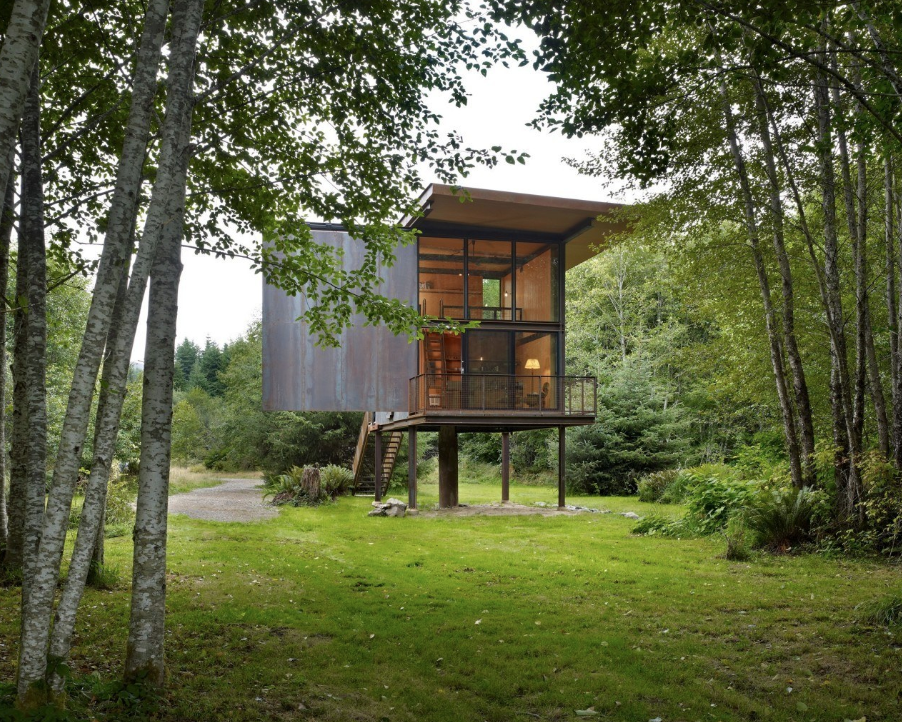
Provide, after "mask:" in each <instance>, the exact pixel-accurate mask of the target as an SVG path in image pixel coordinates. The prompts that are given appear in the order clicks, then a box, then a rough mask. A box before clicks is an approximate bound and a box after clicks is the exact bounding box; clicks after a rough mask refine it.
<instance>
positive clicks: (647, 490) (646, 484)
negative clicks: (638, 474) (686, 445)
mask: <svg viewBox="0 0 902 722" xmlns="http://www.w3.org/2000/svg"><path fill="white" fill-rule="evenodd" d="M678 476H679V472H678V471H677V470H676V469H668V470H666V471H655V472H653V473H651V474H646V475H645V476H643V477H642V478H641V479H639V483H638V484H637V487H638V490H639V501H645V502H648V503H651V504H654V503H656V502H660V501H661V499H662V497H663V496H664V492H665V491H666V490H667V487H669V486H670V485H671V484H673V483H674V482H675V481H676V480H677V477H678Z"/></svg>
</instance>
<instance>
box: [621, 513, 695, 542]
mask: <svg viewBox="0 0 902 722" xmlns="http://www.w3.org/2000/svg"><path fill="white" fill-rule="evenodd" d="M633 534H637V535H639V536H666V537H686V536H692V535H693V530H692V529H691V528H690V527H689V526H688V525H687V523H686V519H685V518H679V519H674V518H672V517H669V516H661V515H660V514H649V515H648V516H646V517H645V518H643V519H640V520H639V522H638V523H637V524H636V526H634V527H633Z"/></svg>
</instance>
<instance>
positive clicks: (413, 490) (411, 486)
mask: <svg viewBox="0 0 902 722" xmlns="http://www.w3.org/2000/svg"><path fill="white" fill-rule="evenodd" d="M407 508H408V509H416V508H417V432H416V429H414V427H413V426H411V427H408V429H407Z"/></svg>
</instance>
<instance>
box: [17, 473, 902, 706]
mask: <svg viewBox="0 0 902 722" xmlns="http://www.w3.org/2000/svg"><path fill="white" fill-rule="evenodd" d="M396 495H397V494H396ZM436 496H437V494H436V488H435V486H434V485H429V484H424V485H423V488H422V490H421V495H420V498H421V506H422V507H425V506H427V505H428V504H429V503H431V502H434V501H435V499H436ZM460 496H461V501H462V502H478V501H487V500H492V499H495V498H497V496H498V488H497V487H494V488H493V487H491V486H488V485H470V484H462V485H461V494H460ZM511 496H512V498H513V500H515V501H521V502H524V503H531V502H533V501H548V502H553V501H554V499H555V491H554V489H550V488H543V487H526V486H516V485H515V486H513V488H512V494H511ZM570 500H571V501H573V502H575V503H582V504H585V505H588V506H596V507H597V506H604V507H607V508H610V509H612V510H615V511H621V510H634V511H636V512H638V513H640V514H642V513H647V512H648V511H649V510H650V509H652V508H653V507H652V505H650V504H641V503H639V502H637V501H636V500H635V498H628V499H627V498H604V499H598V498H571V499H570ZM368 508H369V501H368V500H365V499H350V498H342V499H340V500H339V502H338V503H337V504H334V505H326V506H323V507H320V508H317V509H307V508H289V507H282V509H281V513H280V515H279V517H278V518H276V519H273V520H269V521H265V522H260V523H255V524H221V523H213V522H202V521H196V520H191V519H188V518H185V517H173V518H171V527H170V528H171V533H170V542H169V570H170V572H169V581H168V590H169V597H168V603H167V607H168V637H167V640H168V651H167V654H168V664H169V674H170V681H169V692H168V695H167V698H166V700H165V702H164V704H163V705H162V707H161V709H160V711H159V713H158V715H157V717H156V719H161V720H166V721H167V722H169V721H173V722H174V721H175V720H219V719H222V720H225V719H228V720H236V721H243V720H247V721H250V720H299V719H300V720H303V719H316V720H341V721H344V720H373V721H377V720H391V721H392V722H394V721H396V720H411V721H413V720H416V721H417V722H420V721H428V722H440V721H443V720H447V721H448V722H452V721H453V722H457V721H460V720H463V721H469V720H476V721H478V720H492V721H499V722H500V721H502V720H504V721H507V720H530V719H543V720H570V719H578V717H577V716H576V714H575V710H577V709H579V710H584V709H586V708H589V707H593V708H594V709H595V710H596V711H597V712H598V713H599V716H598V719H607V720H621V721H624V722H633V721H639V722H645V721H646V720H650V719H653V718H655V717H660V718H661V719H662V720H665V721H670V720H674V721H676V720H686V721H689V720H703V721H708V720H724V721H726V720H736V721H740V720H741V721H743V722H744V721H746V720H751V719H760V720H798V721H799V722H801V721H803V720H837V721H839V722H841V721H842V720H844V719H852V720H857V719H860V718H862V717H864V716H866V717H867V719H868V720H869V722H873V721H874V720H890V719H898V718H899V700H900V699H902V673H900V668H902V653H900V649H902V645H900V641H902V640H900V636H899V635H900V634H902V632H900V630H898V628H895V629H894V628H884V627H881V626H870V625H869V624H868V623H867V622H862V621H859V618H860V616H861V614H860V610H856V606H857V605H859V604H862V603H868V602H870V601H873V600H875V599H879V598H883V597H885V596H886V595H887V594H888V593H890V592H891V591H893V590H896V589H898V586H899V581H898V579H899V574H898V568H896V567H893V566H890V565H886V564H881V563H877V562H874V561H868V560H858V561H849V560H836V559H828V558H824V557H820V556H798V557H790V556H760V557H756V558H755V559H754V560H752V561H750V562H742V563H735V562H729V561H726V560H725V559H723V558H721V555H722V554H723V540H722V539H719V538H713V539H684V540H676V539H662V538H657V537H651V538H640V537H634V536H631V534H630V530H631V529H632V527H633V525H634V523H633V522H631V521H629V520H627V519H624V518H623V517H620V516H618V515H616V514H605V515H594V514H593V515H590V514H585V515H579V516H571V517H540V516H519V517H505V518H484V517H466V518H461V517H447V516H444V517H438V518H425V517H423V516H420V517H415V518H406V519H391V518H368V517H366V516H365V513H366V511H367V509H368ZM669 509H670V510H671V511H670V513H678V512H679V508H674V507H670V508H669ZM107 560H108V562H110V563H112V564H115V565H118V566H119V567H120V568H121V569H122V573H123V574H124V575H125V578H128V577H129V575H130V570H129V565H130V540H129V539H128V538H117V539H113V540H111V541H110V543H109V547H108V551H107ZM17 618H18V596H17V594H16V592H15V590H11V589H0V643H2V645H3V646H2V647H0V675H2V677H3V678H5V679H11V678H12V675H13V671H14V668H13V660H14V659H15V651H16V640H17V636H18V635H17ZM127 620H128V595H127V592H126V591H124V590H114V591H103V592H101V591H96V590H89V591H88V592H87V594H86V597H85V600H84V604H83V607H82V613H81V621H80V625H79V629H78V639H77V641H76V646H75V650H74V655H73V660H72V667H73V672H74V674H75V678H76V679H81V680H84V679H85V675H92V674H94V675H97V676H98V677H99V678H100V679H112V678H115V677H116V676H117V675H118V674H119V672H120V669H121V661H122V657H123V655H124V649H125V637H126V631H127ZM477 622H478V623H477ZM790 687H791V688H792V691H791V692H788V691H787V690H788V689H789V688H790ZM75 696H76V699H74V700H73V706H76V707H77V706H78V705H79V704H81V705H85V704H87V705H90V704H91V703H90V701H89V698H88V697H86V696H84V695H79V694H78V693H76V695H75ZM95 711H96V712H98V715H97V716H98V718H99V719H103V718H104V715H103V714H101V713H102V712H103V710H102V709H96V710H95ZM108 718H109V717H108ZM115 718H116V719H120V718H124V715H122V716H120V717H115ZM143 718H145V717H143V716H142V719H143ZM590 719H591V717H590Z"/></svg>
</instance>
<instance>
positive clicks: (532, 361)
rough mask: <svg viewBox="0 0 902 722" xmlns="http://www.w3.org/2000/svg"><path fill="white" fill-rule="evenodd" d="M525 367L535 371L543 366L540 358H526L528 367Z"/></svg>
mask: <svg viewBox="0 0 902 722" xmlns="http://www.w3.org/2000/svg"><path fill="white" fill-rule="evenodd" d="M525 368H528V369H529V370H530V371H535V370H536V369H540V368H542V367H541V366H539V359H537V358H528V359H526V367H525Z"/></svg>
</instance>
